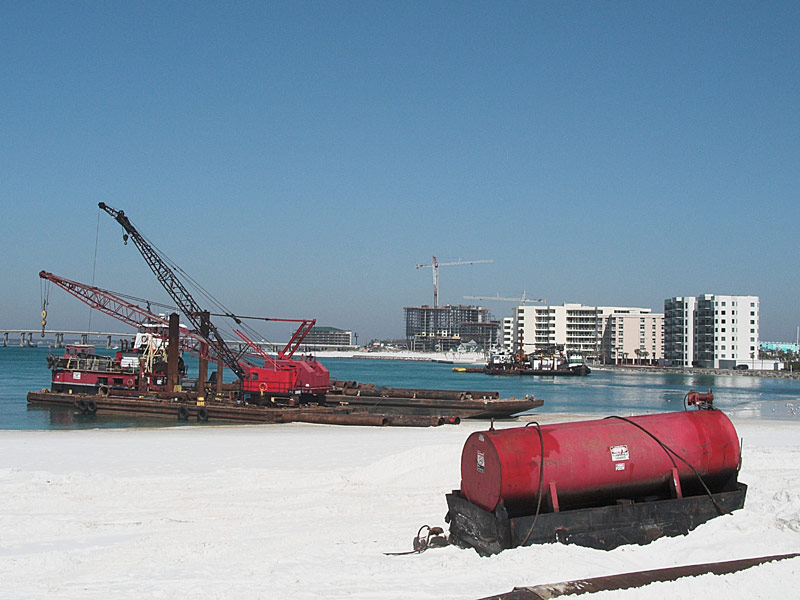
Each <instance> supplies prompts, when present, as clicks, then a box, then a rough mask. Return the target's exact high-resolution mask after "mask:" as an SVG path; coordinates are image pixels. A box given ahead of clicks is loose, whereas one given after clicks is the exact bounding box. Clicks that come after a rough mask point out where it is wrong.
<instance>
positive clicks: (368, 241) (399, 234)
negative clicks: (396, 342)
mask: <svg viewBox="0 0 800 600" xmlns="http://www.w3.org/2000/svg"><path fill="white" fill-rule="evenodd" d="M0 6H1V7H2V15H1V16H0V53H1V54H0V108H1V109H2V110H1V111H0V139H1V140H2V142H1V143H0V207H1V208H2V216H3V221H2V223H3V225H2V230H1V231H0V249H1V250H2V263H1V264H2V269H0V306H2V318H0V326H3V327H36V326H37V325H38V322H39V310H40V306H39V302H40V285H39V279H38V276H37V273H38V272H39V270H40V269H46V270H49V271H52V272H54V273H56V274H59V275H62V276H64V277H67V278H70V279H75V280H78V281H83V282H91V281H92V277H93V273H94V281H95V283H96V285H99V286H101V287H105V288H108V289H112V290H117V291H121V292H126V293H130V294H135V295H137V296H142V297H148V298H153V299H162V300H163V299H164V295H163V293H162V292H161V290H160V288H159V286H158V284H157V283H156V281H155V279H154V277H153V276H152V275H151V274H150V272H149V270H148V269H147V267H146V266H145V263H144V261H143V260H142V259H141V257H140V256H139V254H138V252H137V251H136V250H135V248H134V247H133V246H132V245H130V244H129V245H128V246H123V245H122V242H121V235H120V228H119V227H118V226H117V225H116V223H114V222H113V221H112V220H111V219H110V218H109V217H108V216H107V215H105V214H103V215H102V216H100V220H99V238H97V239H98V245H97V248H98V255H97V264H96V269H95V268H94V254H95V240H96V232H97V230H98V229H97V227H98V216H99V215H98V209H97V202H99V201H104V202H106V203H107V204H109V205H110V206H113V207H116V208H121V209H124V210H125V211H126V213H127V214H128V215H129V216H130V218H131V220H132V221H133V222H134V224H136V225H137V227H139V229H140V230H141V231H142V232H144V233H145V235H147V236H148V237H149V238H150V239H151V240H153V241H154V242H156V244H157V245H158V246H159V247H160V248H161V249H162V250H163V251H164V252H166V253H167V254H168V255H169V256H170V257H171V258H172V259H174V260H175V261H176V262H177V263H179V264H180V265H181V266H182V267H183V268H184V269H186V271H188V272H189V273H190V274H192V275H193V276H194V278H195V279H197V280H198V281H200V282H202V283H203V284H204V286H205V287H206V288H207V289H209V290H210V291H211V292H213V293H214V294H215V295H216V296H217V297H218V298H219V299H220V300H222V302H223V303H225V304H226V305H227V306H228V307H229V308H231V309H232V310H234V311H237V312H240V313H243V314H259V315H266V316H273V317H316V318H318V319H319V324H321V325H328V326H334V327H341V328H345V329H353V330H354V331H357V332H358V333H359V334H360V340H361V341H367V340H369V339H370V338H386V337H401V336H402V335H403V327H404V325H403V311H402V308H403V306H408V305H419V304H423V303H430V302H431V301H432V284H431V271H430V269H420V270H416V269H415V268H414V266H415V265H416V264H417V263H430V261H431V256H432V255H434V254H435V255H437V257H439V259H440V260H442V261H447V260H451V261H452V260H458V259H459V258H461V259H493V260H494V261H495V262H494V263H492V264H483V265H474V266H459V267H447V268H442V269H441V271H440V278H441V281H440V302H441V303H459V302H463V299H462V297H463V296H464V295H489V294H492V295H493V294H497V293H499V294H500V295H503V296H518V295H520V294H521V293H522V291H523V290H527V292H528V295H529V296H531V297H544V298H547V300H548V301H549V302H550V303H558V304H560V303H562V302H581V303H583V304H601V305H605V304H611V305H627V306H646V307H651V308H653V309H654V310H655V311H656V312H661V311H662V310H663V302H664V299H665V298H668V297H672V296H677V295H692V296H694V295H698V294H702V293H719V294H755V295H758V296H760V297H761V337H762V339H768V340H788V339H794V337H795V331H796V327H797V326H798V324H800V308H799V307H798V297H800V278H798V276H797V271H798V258H797V254H798V253H797V247H798V228H799V226H800V205H798V189H800V185H799V184H800V105H799V99H800V43H798V32H799V31H800V4H799V3H797V2H747V3H741V2H427V1H426V2H394V3H389V2H338V1H332V2H310V3H306V2H280V3H275V2H226V3H184V2H102V3H100V2H10V1H6V2H2V4H1V5H0ZM490 306H491V307H492V308H493V309H494V312H495V314H496V316H498V317H500V316H504V315H505V314H507V313H508V311H509V310H510V308H511V304H508V303H506V304H502V303H500V304H495V305H490ZM87 312H88V309H86V308H85V307H84V306H83V305H81V304H79V303H78V301H77V300H74V299H72V298H71V297H70V296H67V294H66V293H65V292H62V291H60V290H53V292H52V293H51V306H50V325H51V326H54V327H62V328H65V327H76V328H82V327H86V325H87V320H88V316H87ZM101 323H103V321H102V320H101V319H99V318H98V319H97V320H95V321H93V326H95V325H98V326H99V324H101ZM266 335H267V337H269V333H268V332H267V334H266Z"/></svg>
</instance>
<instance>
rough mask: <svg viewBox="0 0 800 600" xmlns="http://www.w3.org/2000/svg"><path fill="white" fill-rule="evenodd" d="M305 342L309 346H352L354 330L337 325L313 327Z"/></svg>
mask: <svg viewBox="0 0 800 600" xmlns="http://www.w3.org/2000/svg"><path fill="white" fill-rule="evenodd" d="M303 343H304V344H307V345H309V346H352V345H353V332H352V331H347V330H344V329H337V328H336V327H312V328H311V330H310V331H309V332H308V335H306V337H305V339H304V340H303Z"/></svg>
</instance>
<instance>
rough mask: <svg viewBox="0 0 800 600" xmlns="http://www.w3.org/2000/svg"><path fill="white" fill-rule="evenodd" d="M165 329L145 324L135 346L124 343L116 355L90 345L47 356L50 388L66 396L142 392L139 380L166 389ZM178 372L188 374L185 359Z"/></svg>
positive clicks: (149, 387) (135, 341) (155, 388)
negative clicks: (103, 352)
mask: <svg viewBox="0 0 800 600" xmlns="http://www.w3.org/2000/svg"><path fill="white" fill-rule="evenodd" d="M163 329H164V327H163V326H162V325H160V324H158V325H143V326H142V330H141V331H139V332H138V333H137V334H136V338H135V339H134V341H133V343H131V344H129V343H128V340H123V345H122V349H120V350H118V351H117V352H116V353H115V354H114V355H113V356H109V355H104V354H97V352H96V350H95V347H94V346H93V345H91V344H68V345H67V346H66V347H65V348H64V354H63V355H62V356H58V355H55V354H48V356H47V366H48V368H50V369H51V370H52V375H51V378H50V379H51V383H50V389H51V390H52V391H53V392H62V393H67V394H98V395H101V396H107V395H108V394H109V392H111V391H124V390H127V391H133V390H137V389H139V383H140V379H141V378H142V377H144V378H146V380H147V387H148V389H153V390H159V389H161V388H163V389H166V385H167V358H166V343H165V341H164V339H163V338H162V337H161V334H163V332H162V331H161V330H163ZM178 372H179V374H180V375H181V376H183V375H185V374H186V368H185V365H184V363H183V358H179V359H178Z"/></svg>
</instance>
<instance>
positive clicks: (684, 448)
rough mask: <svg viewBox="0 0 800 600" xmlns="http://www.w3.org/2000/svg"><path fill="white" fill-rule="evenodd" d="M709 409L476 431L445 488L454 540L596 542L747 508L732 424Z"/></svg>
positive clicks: (697, 400) (643, 537)
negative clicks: (455, 480) (457, 475)
mask: <svg viewBox="0 0 800 600" xmlns="http://www.w3.org/2000/svg"><path fill="white" fill-rule="evenodd" d="M686 399H687V404H689V405H697V406H699V407H700V408H702V409H704V410H696V411H683V412H676V413H666V414H656V415H645V416H637V417H629V418H622V417H609V418H607V419H601V420H594V421H578V422H573V423H559V424H554V425H543V426H541V427H540V426H539V425H538V424H531V425H532V426H527V427H514V428H509V429H502V430H501V429H494V427H492V428H490V429H489V430H488V431H478V432H475V433H473V434H472V435H470V436H469V438H468V439H467V441H466V443H465V444H464V448H463V451H462V455H461V489H460V490H457V491H455V492H453V494H449V495H448V506H449V508H450V512H449V513H448V516H449V518H450V520H451V536H453V537H454V538H455V539H456V540H459V541H460V542H462V543H463V544H464V545H469V546H473V547H475V548H476V549H478V550H479V551H480V552H483V553H493V552H497V551H499V550H502V549H503V548H508V547H513V546H517V545H526V544H527V543H536V542H544V541H551V542H552V541H564V542H573V543H579V544H583V545H588V546H592V547H597V548H611V547H614V546H616V545H620V544H622V543H646V542H648V541H650V540H651V539H654V538H655V537H659V536H660V535H675V534H677V533H686V532H688V531H689V530H690V529H692V528H694V527H695V526H697V525H698V524H700V523H702V522H704V521H705V520H708V519H709V518H712V517H714V516H717V515H718V514H723V513H724V512H727V511H729V510H734V509H736V508H741V506H742V505H743V504H744V495H745V490H746V486H744V484H740V483H738V482H737V475H738V472H739V466H740V464H741V448H740V445H739V440H738V438H737V435H736V430H735V429H734V427H733V424H732V423H731V421H730V420H729V419H728V417H727V416H725V414H723V413H722V412H720V411H718V410H715V409H713V408H712V407H711V404H712V402H713V395H712V394H711V392H710V391H709V393H708V394H698V393H696V392H690V393H689V394H687V397H686Z"/></svg>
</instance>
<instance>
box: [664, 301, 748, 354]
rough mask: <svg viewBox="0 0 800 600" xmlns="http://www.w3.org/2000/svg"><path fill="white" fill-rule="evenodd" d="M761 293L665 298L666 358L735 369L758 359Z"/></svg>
mask: <svg viewBox="0 0 800 600" xmlns="http://www.w3.org/2000/svg"><path fill="white" fill-rule="evenodd" d="M758 328H759V300H758V296H725V295H720V294H703V295H702V296H695V297H684V296H676V297H675V298H669V299H667V300H665V301H664V358H665V360H666V361H667V363H668V364H670V365H673V366H683V367H691V366H694V367H706V368H714V369H718V368H722V369H725V368H731V367H734V366H737V365H741V364H746V365H748V366H751V367H752V366H753V365H755V361H756V360H757V359H758V335H759V333H758Z"/></svg>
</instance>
